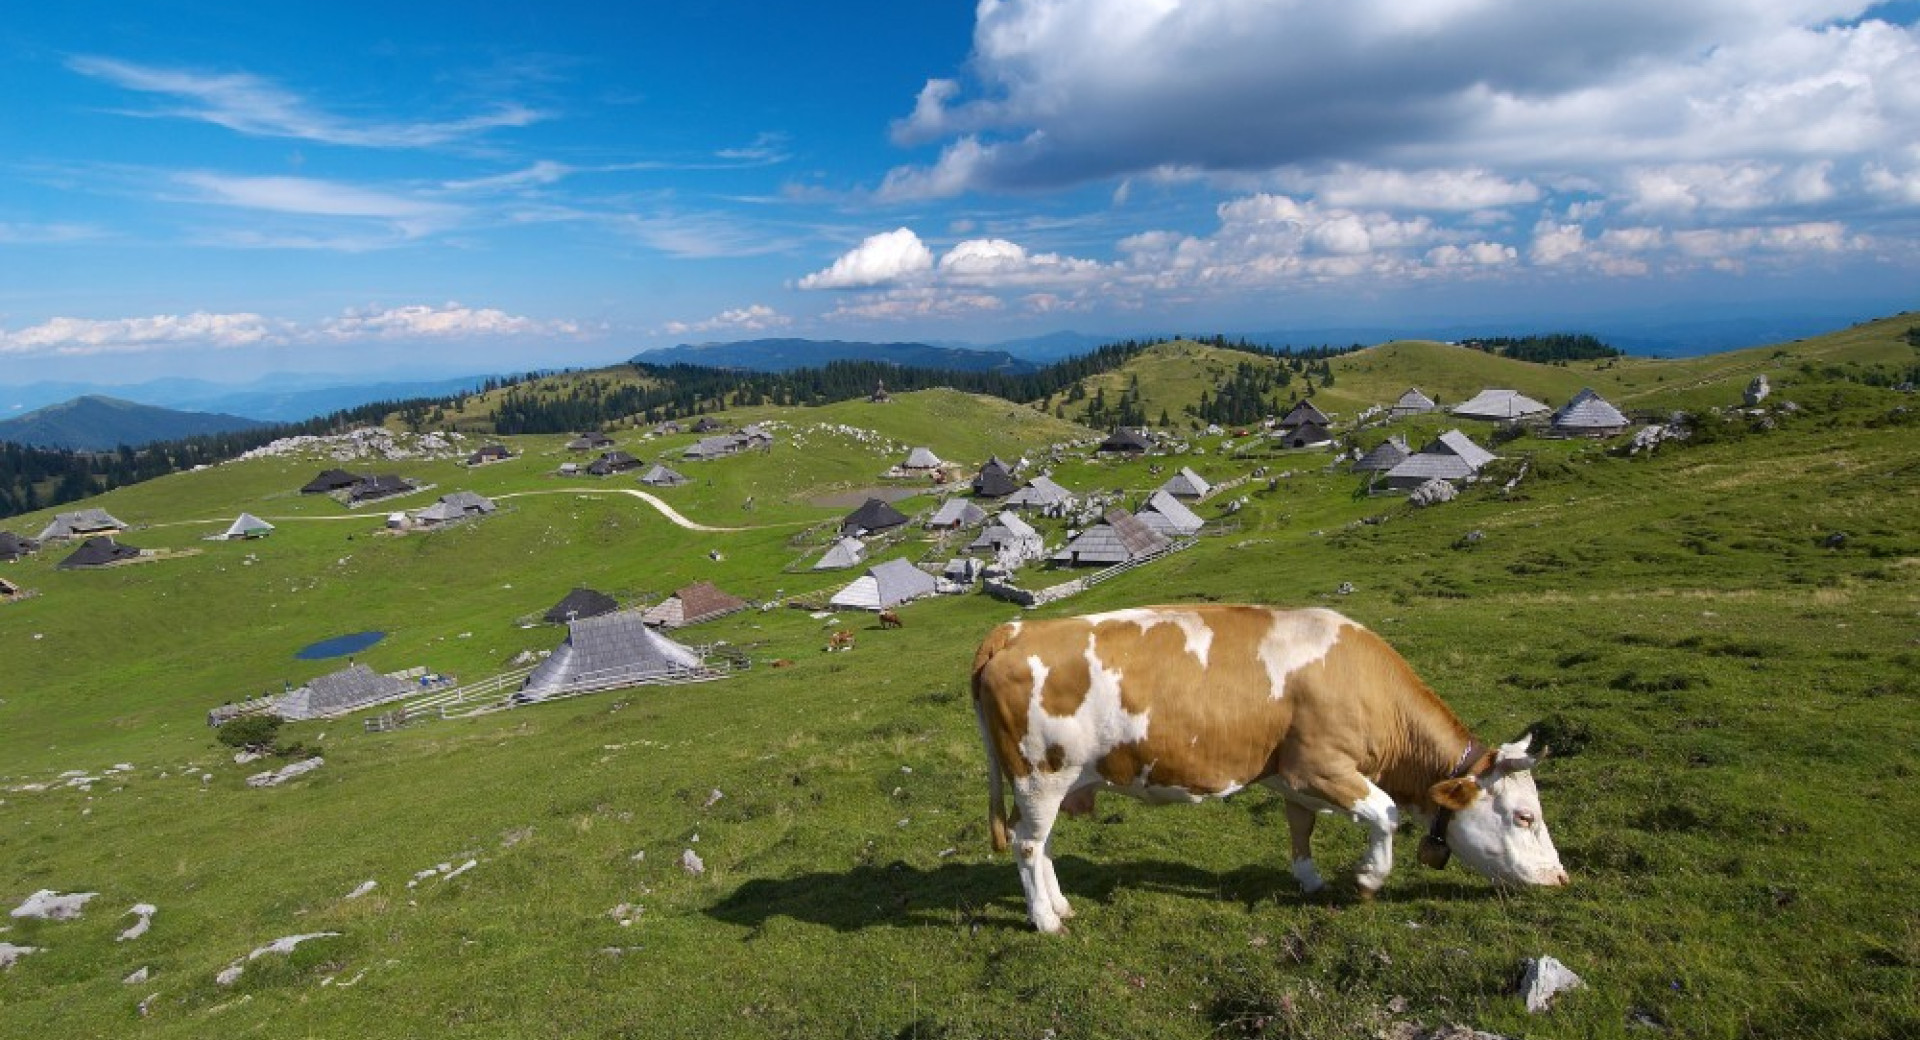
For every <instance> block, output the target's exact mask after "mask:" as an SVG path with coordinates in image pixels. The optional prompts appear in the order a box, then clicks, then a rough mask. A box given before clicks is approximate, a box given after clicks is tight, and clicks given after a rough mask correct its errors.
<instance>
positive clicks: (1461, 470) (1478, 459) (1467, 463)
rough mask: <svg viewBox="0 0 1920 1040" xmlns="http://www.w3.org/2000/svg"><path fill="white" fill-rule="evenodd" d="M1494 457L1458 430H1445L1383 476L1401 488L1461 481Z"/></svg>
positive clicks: (1478, 470)
mask: <svg viewBox="0 0 1920 1040" xmlns="http://www.w3.org/2000/svg"><path fill="white" fill-rule="evenodd" d="M1497 457H1498V456H1496V455H1494V454H1493V453H1492V452H1490V451H1488V450H1487V449H1485V448H1482V447H1481V446H1479V445H1478V444H1475V443H1473V441H1472V440H1471V439H1470V438H1468V437H1467V435H1466V434H1464V433H1461V432H1460V431H1459V430H1448V431H1447V432H1445V433H1443V434H1441V435H1440V436H1438V437H1435V438H1434V439H1433V441H1432V442H1431V443H1429V444H1428V445H1427V446H1426V447H1424V448H1422V449H1420V453H1419V454H1417V455H1409V456H1407V458H1406V459H1405V461H1403V462H1401V463H1400V464H1399V465H1397V466H1395V467H1393V468H1392V469H1390V470H1388V471H1387V474H1386V475H1387V480H1388V481H1390V482H1391V483H1393V484H1396V485H1400V486H1403V487H1404V486H1408V485H1410V484H1412V483H1414V482H1425V481H1428V480H1434V479H1439V480H1464V479H1466V478H1467V477H1471V476H1473V475H1474V474H1476V473H1478V472H1480V469H1481V467H1483V466H1485V465H1486V464H1487V463H1489V462H1492V461H1493V460H1494V459H1495V458H1497Z"/></svg>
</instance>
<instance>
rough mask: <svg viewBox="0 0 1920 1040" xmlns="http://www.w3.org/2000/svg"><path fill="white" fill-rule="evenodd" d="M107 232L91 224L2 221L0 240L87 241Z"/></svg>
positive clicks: (12, 242)
mask: <svg viewBox="0 0 1920 1040" xmlns="http://www.w3.org/2000/svg"><path fill="white" fill-rule="evenodd" d="M104 234H105V232H103V231H101V230H100V229H99V228H97V227H93V226H92V225H89V224H10V223H7V222H6V221H0V242H4V243H6V244H8V245H57V244H60V243H63V242H86V241H90V240H92V239H96V238H100V237H101V236H102V235H104Z"/></svg>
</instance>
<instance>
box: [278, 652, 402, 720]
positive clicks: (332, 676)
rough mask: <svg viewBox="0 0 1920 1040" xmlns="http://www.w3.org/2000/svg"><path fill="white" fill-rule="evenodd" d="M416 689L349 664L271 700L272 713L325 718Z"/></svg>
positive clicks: (358, 665)
mask: <svg viewBox="0 0 1920 1040" xmlns="http://www.w3.org/2000/svg"><path fill="white" fill-rule="evenodd" d="M418 690H419V687H418V686H417V685H415V684H414V683H411V682H408V681H407V680H405V679H395V678H394V677H393V676H391V675H381V674H380V673H379V672H376V671H374V670H373V669H371V668H368V667H367V666H366V665H364V664H350V665H347V666H346V667H345V668H342V669H340V670H339V671H337V672H330V673H328V674H326V675H322V676H320V677H319V678H317V679H312V680H310V681H308V683H307V684H306V685H305V686H300V687H296V688H294V689H293V690H291V691H289V692H287V693H283V694H281V695H280V696H279V697H276V698H274V701H273V708H272V709H271V710H272V711H273V713H274V714H275V715H278V716H280V717H281V718H283V719H324V718H327V717H329V716H333V715H344V714H346V713H348V712H352V711H359V710H360V709H361V708H371V707H373V706H374V705H376V704H385V703H386V702H388V701H394V700H399V699H400V698H402V697H405V696H407V695H408V694H411V693H415V692H418Z"/></svg>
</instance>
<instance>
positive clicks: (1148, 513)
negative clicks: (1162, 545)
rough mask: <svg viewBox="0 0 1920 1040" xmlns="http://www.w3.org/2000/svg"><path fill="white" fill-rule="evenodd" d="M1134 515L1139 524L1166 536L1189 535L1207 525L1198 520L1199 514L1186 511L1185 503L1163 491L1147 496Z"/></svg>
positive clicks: (1189, 510)
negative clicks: (1138, 519)
mask: <svg viewBox="0 0 1920 1040" xmlns="http://www.w3.org/2000/svg"><path fill="white" fill-rule="evenodd" d="M1134 515H1135V516H1137V517H1139V518H1140V522H1141V523H1143V524H1146V525H1147V526H1148V527H1151V528H1153V529H1154V530H1156V531H1158V532H1160V533H1161V534H1164V535H1168V536H1174V535H1189V534H1192V533H1194V532H1195V531H1198V530H1200V529H1201V528H1202V527H1205V526H1206V523H1207V522H1206V521H1205V520H1202V519H1200V516H1199V514H1197V513H1195V512H1194V511H1193V510H1191V509H1188V508H1187V504H1186V503H1185V502H1182V501H1180V500H1179V499H1177V498H1175V497H1173V496H1172V495H1170V494H1168V493H1167V492H1165V491H1155V492H1154V493H1153V494H1151V495H1149V496H1147V501H1146V503H1145V504H1143V505H1142V506H1141V507H1140V508H1139V510H1138V511H1137V512H1135V513H1134Z"/></svg>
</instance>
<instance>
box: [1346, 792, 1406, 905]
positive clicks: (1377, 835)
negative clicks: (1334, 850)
mask: <svg viewBox="0 0 1920 1040" xmlns="http://www.w3.org/2000/svg"><path fill="white" fill-rule="evenodd" d="M1360 782H1361V783H1363V784H1365V785H1366V788H1367V793H1366V795H1365V796H1363V797H1361V798H1360V799H1358V800H1356V801H1355V802H1354V803H1353V805H1352V806H1350V807H1349V808H1348V809H1347V812H1348V813H1349V814H1350V815H1351V816H1352V817H1353V822H1355V823H1357V824H1359V825H1360V826H1362V827H1365V828H1366V829H1367V837H1368V843H1367V852H1366V855H1364V856H1362V857H1360V873H1359V881H1360V894H1361V895H1363V896H1371V895H1373V894H1374V893H1375V892H1378V891H1380V886H1382V885H1385V884H1386V883H1387V875H1388V874H1391V873H1393V832H1394V830H1395V829H1396V828H1398V827H1399V826H1400V807H1399V806H1398V805H1395V804H1394V802H1393V799H1392V798H1390V797H1388V796H1387V792H1385V791H1382V790H1381V789H1380V788H1378V787H1376V786H1374V784H1373V781H1371V780H1367V779H1365V778H1362V779H1361V781H1360Z"/></svg>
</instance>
